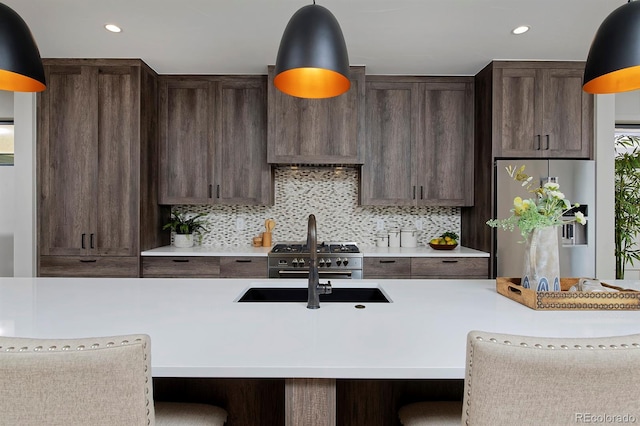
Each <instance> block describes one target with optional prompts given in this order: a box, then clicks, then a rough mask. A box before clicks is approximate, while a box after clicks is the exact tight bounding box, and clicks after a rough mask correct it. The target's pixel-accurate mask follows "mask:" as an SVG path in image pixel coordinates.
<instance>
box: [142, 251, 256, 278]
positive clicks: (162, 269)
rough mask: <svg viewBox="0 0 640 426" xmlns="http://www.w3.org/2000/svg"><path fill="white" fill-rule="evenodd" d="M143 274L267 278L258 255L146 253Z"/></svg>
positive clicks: (176, 276) (152, 276) (168, 276)
mask: <svg viewBox="0 0 640 426" xmlns="http://www.w3.org/2000/svg"><path fill="white" fill-rule="evenodd" d="M142 277H143V278H267V277H268V270H267V258H266V257H259V256H221V257H220V256H144V257H143V258H142Z"/></svg>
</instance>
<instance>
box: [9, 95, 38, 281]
mask: <svg viewBox="0 0 640 426" xmlns="http://www.w3.org/2000/svg"><path fill="white" fill-rule="evenodd" d="M13 106H14V123H15V166H14V173H15V182H14V184H15V185H14V188H15V192H14V201H15V204H14V206H13V211H14V212H16V213H15V215H14V230H15V231H14V232H15V235H19V238H18V237H16V238H14V241H13V254H14V259H13V274H14V276H16V277H33V276H35V275H36V265H37V263H36V201H35V200H36V194H37V192H36V180H35V175H36V150H35V147H36V95H35V94H34V93H16V94H15V96H14V104H13Z"/></svg>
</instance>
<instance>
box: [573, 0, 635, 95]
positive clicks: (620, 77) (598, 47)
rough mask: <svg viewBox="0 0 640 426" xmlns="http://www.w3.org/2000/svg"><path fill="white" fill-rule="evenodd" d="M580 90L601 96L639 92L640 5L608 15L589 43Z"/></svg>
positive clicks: (627, 5)
mask: <svg viewBox="0 0 640 426" xmlns="http://www.w3.org/2000/svg"><path fill="white" fill-rule="evenodd" d="M583 83H584V85H583V87H582V88H583V90H584V91H585V92H588V93H594V94H605V93H619V92H627V91H629V90H635V89H639V88H640V1H630V2H629V3H627V4H625V5H623V6H620V7H618V8H617V9H616V10H614V11H613V12H611V14H610V15H609V16H607V18H606V19H605V20H604V21H603V22H602V24H601V25H600V28H598V31H597V32H596V35H595V37H594V39H593V42H592V43H591V49H590V50H589V56H588V57H587V64H586V66H585V70H584V80H583Z"/></svg>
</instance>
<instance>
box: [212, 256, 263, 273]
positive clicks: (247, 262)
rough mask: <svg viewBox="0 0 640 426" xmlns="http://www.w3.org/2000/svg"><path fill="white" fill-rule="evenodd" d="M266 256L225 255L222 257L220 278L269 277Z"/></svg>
mask: <svg viewBox="0 0 640 426" xmlns="http://www.w3.org/2000/svg"><path fill="white" fill-rule="evenodd" d="M268 277H269V266H268V264H267V258H266V257H257V256H242V257H236V256H223V257H221V258H220V278H268Z"/></svg>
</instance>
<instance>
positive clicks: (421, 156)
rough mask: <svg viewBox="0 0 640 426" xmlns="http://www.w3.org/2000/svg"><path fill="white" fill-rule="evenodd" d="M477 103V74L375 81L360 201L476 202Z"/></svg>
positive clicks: (370, 89)
mask: <svg viewBox="0 0 640 426" xmlns="http://www.w3.org/2000/svg"><path fill="white" fill-rule="evenodd" d="M473 99H474V95H473V78H472V77H396V76H370V77H368V78H367V83H366V144H365V147H366V149H365V152H366V154H365V163H364V165H363V166H362V174H361V191H360V197H361V198H360V202H361V204H362V205H406V206H413V205H416V206H428V205H438V206H467V205H471V204H473V192H472V191H473Z"/></svg>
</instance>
